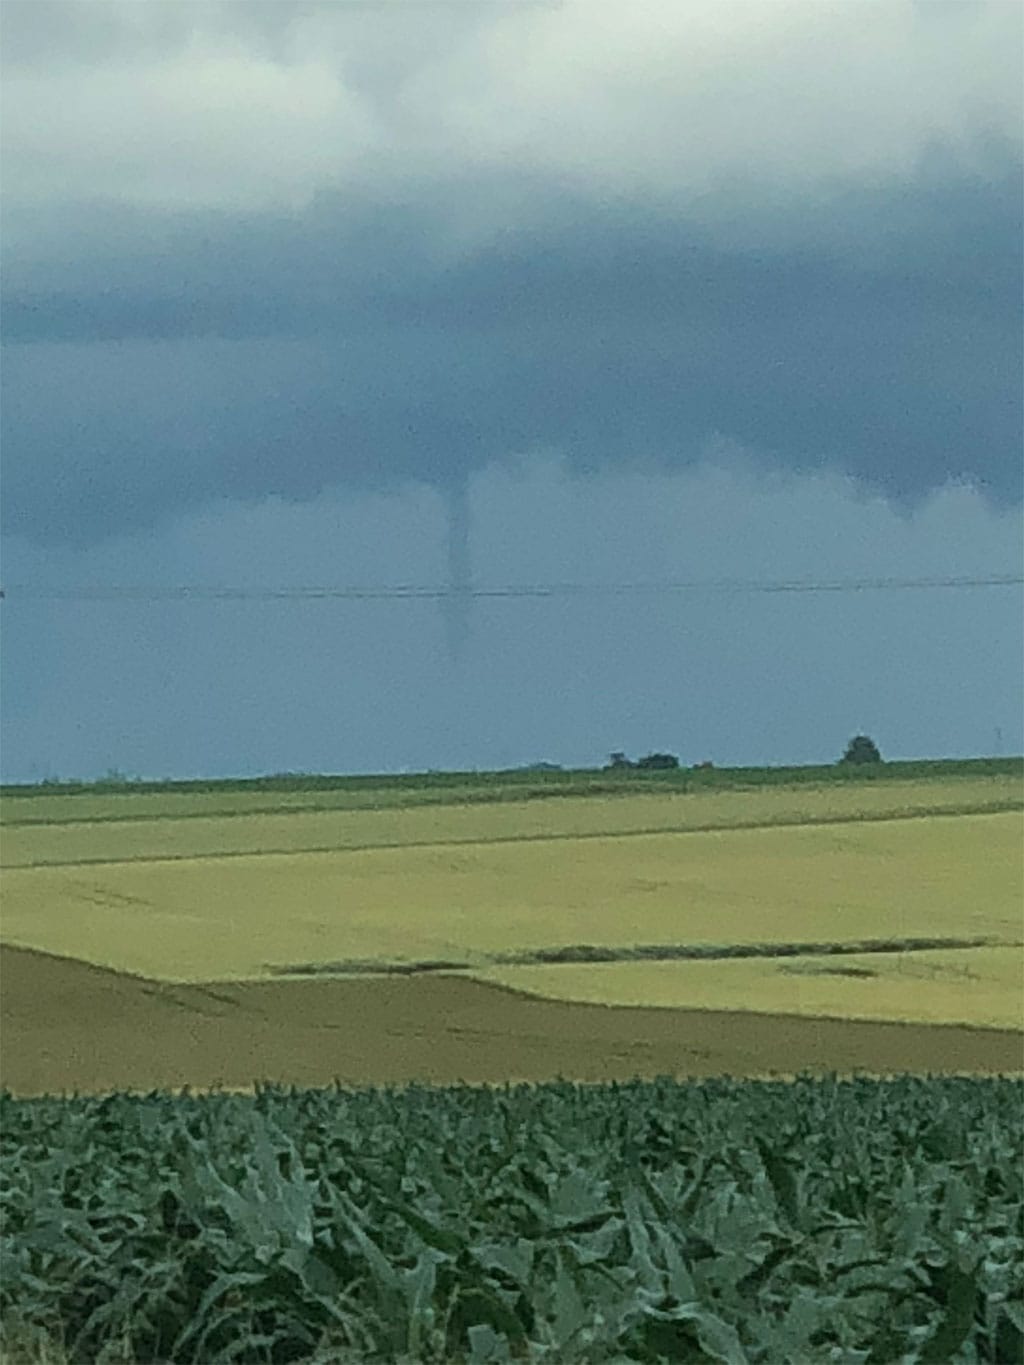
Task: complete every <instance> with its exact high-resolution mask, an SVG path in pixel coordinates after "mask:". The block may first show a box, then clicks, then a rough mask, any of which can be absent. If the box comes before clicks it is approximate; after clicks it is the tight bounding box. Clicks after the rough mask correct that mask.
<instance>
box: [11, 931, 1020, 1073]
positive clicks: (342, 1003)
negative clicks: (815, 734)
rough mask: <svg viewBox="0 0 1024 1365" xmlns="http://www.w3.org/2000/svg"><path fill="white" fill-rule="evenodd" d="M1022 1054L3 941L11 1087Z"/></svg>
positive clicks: (912, 1066) (902, 1033) (904, 1029)
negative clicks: (178, 974)
mask: <svg viewBox="0 0 1024 1365" xmlns="http://www.w3.org/2000/svg"><path fill="white" fill-rule="evenodd" d="M1022 1067H1024V1040H1022V1035H1021V1034H1020V1033H1018V1032H1011V1031H1000V1030H995V1029H971V1028H963V1027H958V1026H951V1025H923V1026H922V1025H917V1024H886V1023H868V1022H859V1021H856V1022H855V1021H843V1020H835V1019H807V1018H797V1017H792V1016H781V1015H765V1014H753V1013H749V1012H747V1013H741V1012H725V1011H703V1010H682V1009H678V1010H677V1009H642V1008H622V1007H614V1008H613V1007H608V1006H603V1005H581V1004H568V1003H563V1002H560V1001H555V1000H540V999H534V998H531V997H527V996H522V995H517V994H515V993H513V992H510V991H507V990H504V989H502V988H500V987H495V986H490V985H487V984H484V983H482V982H477V981H473V980H470V979H467V978H464V977H459V976H450V975H442V974H431V975H422V976H412V977H402V978H392V977H373V978H364V979H348V980H340V979H337V978H334V979H320V980H316V979H314V980H309V981H262V982H251V983H249V982H245V983H231V984H215V985H210V986H200V985H189V986H179V985H168V984H165V983H162V982H157V981H149V980H146V979H144V978H141V977H133V976H127V975H124V974H120V973H117V972H112V971H108V970H105V969H103V968H99V967H93V966H90V965H88V964H86V963H83V962H79V961H74V960H71V959H67V958H60V957H54V956H50V955H48V954H46V953H40V952H35V951H30V950H26V949H19V948H12V947H2V948H0V1083H2V1084H3V1086H4V1087H5V1088H6V1089H8V1090H9V1091H11V1092H13V1093H14V1094H16V1095H33V1094H42V1093H47V1092H56V1093H60V1092H63V1091H71V1090H78V1091H80V1092H82V1093H102V1092H106V1091H111V1090H142V1091H146V1090H152V1089H177V1088H179V1087H182V1086H185V1085H189V1086H192V1087H193V1088H196V1089H205V1088H210V1087H215V1086H223V1087H230V1088H241V1087H248V1086H250V1085H251V1084H252V1083H253V1082H254V1081H256V1080H259V1081H266V1082H275V1083H279V1084H294V1085H301V1086H316V1085H329V1084H331V1083H332V1082H333V1081H334V1080H338V1081H341V1082H343V1083H345V1084H353V1085H367V1084H377V1085H383V1084H399V1083H402V1082H407V1081H422V1082H432V1083H436V1084H449V1083H456V1082H459V1081H466V1082H492V1083H502V1082H505V1081H544V1080H551V1079H554V1078H556V1077H558V1076H562V1077H565V1078H567V1079H572V1080H578V1081H598V1080H613V1079H628V1078H631V1077H634V1076H642V1077H650V1076H657V1075H676V1076H711V1075H722V1074H723V1073H725V1074H731V1075H734V1076H753V1075H765V1074H767V1073H770V1072H772V1071H775V1072H785V1073H787V1074H794V1073H797V1072H802V1071H839V1072H852V1071H864V1072H871V1073H891V1072H903V1071H906V1072H919V1073H920V1072H989V1073H991V1072H1010V1071H1020V1070H1021V1069H1022Z"/></svg>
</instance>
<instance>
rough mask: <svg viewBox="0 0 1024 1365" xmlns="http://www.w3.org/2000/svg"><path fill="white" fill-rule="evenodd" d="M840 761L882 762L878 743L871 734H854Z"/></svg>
mask: <svg viewBox="0 0 1024 1365" xmlns="http://www.w3.org/2000/svg"><path fill="white" fill-rule="evenodd" d="M839 761H840V763H881V761H882V755H881V754H880V753H879V752H878V745H877V744H876V743H875V741H874V740H873V739H872V738H871V737H870V736H869V735H854V737H853V739H851V740H850V742H849V744H848V745H847V746H846V753H845V754H843V756H842V758H841V759H840V760H839Z"/></svg>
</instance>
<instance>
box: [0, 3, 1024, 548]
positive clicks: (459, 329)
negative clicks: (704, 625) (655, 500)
mask: <svg viewBox="0 0 1024 1365" xmlns="http://www.w3.org/2000/svg"><path fill="white" fill-rule="evenodd" d="M16 8H17V13H18V21H17V23H16V24H13V25H12V24H11V22H10V20H8V21H7V27H8V29H9V30H12V29H13V34H14V43H13V50H11V46H10V45H9V47H8V54H7V60H8V61H9V62H10V63H11V75H10V76H9V78H8V82H7V93H6V95H5V98H6V100H7V102H8V104H9V105H10V106H11V109H12V110H13V114H14V118H13V132H8V133H7V135H6V136H7V139H8V143H9V147H10V155H9V156H8V157H7V158H6V159H8V160H9V167H10V168H9V170H8V176H7V179H8V182H9V184H11V183H13V187H14V193H13V194H11V193H9V194H8V208H7V211H6V221H7V228H8V231H7V239H8V243H9V245H8V247H7V261H6V269H5V281H6V282H5V296H4V335H5V341H6V356H5V364H4V373H3V381H4V404H3V411H2V420H3V448H4V459H5V466H6V473H5V498H4V508H3V513H4V526H5V529H6V530H7V531H8V532H14V533H17V534H20V535H24V536H26V537H29V538H32V539H35V540H38V541H41V542H60V541H64V540H69V541H75V542H78V543H89V542H92V541H95V540H99V539H102V538H104V537H106V536H109V535H112V534H116V533H118V532H122V531H124V530H130V529H137V528H144V527H146V526H151V525H154V524H157V523H159V522H161V521H163V520H166V519H167V518H169V517H174V516H177V515H180V514H182V513H184V512H187V511H189V510H190V509H194V508H197V507H201V506H202V505H203V504H205V503H207V502H210V501H212V500H216V499H220V498H229V499H242V500H258V499H260V498H263V497H266V496H268V495H280V496H283V497H286V498H289V499H304V498H309V497H312V496H315V495H316V494H317V493H319V492H320V491H321V490H323V489H325V488H331V487H335V486H341V485H346V486H350V487H359V488H373V487H378V488H381V487H382V488H389V487H395V486H397V485H401V484H404V483H408V482H410V481H422V482H425V483H428V484H431V485H433V486H435V487H437V488H440V489H443V490H457V489H458V488H459V486H460V485H461V484H462V482H463V481H464V480H465V478H466V476H467V475H468V474H469V473H470V472H472V471H474V470H478V469H480V468H482V467H483V466H485V465H487V464H489V463H491V462H494V461H497V460H501V459H503V458H506V457H508V456H512V455H516V454H521V453H524V452H528V451H531V450H538V449H540V450H549V449H555V450H558V451H559V452H560V453H561V454H563V455H564V457H565V458H566V459H567V460H568V461H569V463H570V465H571V466H573V467H575V468H576V469H579V470H584V471H586V470H598V469H606V468H617V467H634V468H643V467H648V468H649V467H659V466H660V467H668V468H672V467H680V466H684V465H686V464H688V463H691V462H692V461H693V460H694V459H696V458H697V457H698V456H700V455H702V454H705V453H706V452H707V450H708V448H709V443H714V442H716V441H717V442H722V441H725V442H734V443H738V444H740V445H742V446H743V447H744V448H745V449H747V450H753V451H757V452H760V454H761V456H762V457H763V458H764V459H765V460H768V461H772V462H774V463H777V464H779V465H782V466H784V467H787V468H790V469H797V470H810V469H818V468H822V467H831V468H836V469H839V470H842V471H845V472H848V473H851V474H853V475H855V476H856V477H857V478H859V479H862V480H864V481H866V482H867V483H869V484H871V485H874V486H876V487H879V488H882V489H884V490H885V491H886V492H887V493H888V494H889V495H890V496H892V497H895V498H903V499H916V498H919V497H920V496H921V495H922V494H923V493H925V492H927V491H928V490H929V489H932V488H934V487H936V486H939V485H942V484H943V483H945V482H948V481H949V480H950V479H959V478H962V479H967V480H971V481H974V482H977V483H979V484H980V485H981V486H982V487H983V488H984V489H985V490H986V491H987V492H988V493H989V495H990V496H991V497H992V498H994V499H996V500H998V501H1001V502H1015V501H1016V500H1018V499H1019V497H1020V494H1021V479H1020V467H1019V454H1020V440H1021V421H1022V418H1021V386H1020V374H1021V365H1022V347H1021V327H1020V299H1021V291H1022V274H1021V246H1020V243H1021V197H1022V196H1021V162H1020V152H1019V125H1016V124H1015V123H1014V110H1015V108H1016V105H1017V103H1018V102H1019V93H1015V90H1014V84H1013V71H1014V69H1015V63H1014V59H1013V58H1012V57H1010V56H1008V48H1007V44H1008V43H1009V44H1010V46H1012V41H1013V37H1014V35H1015V34H1016V33H1017V30H1018V29H1019V14H1018V12H1017V10H1016V8H1015V7H1013V6H1005V5H999V4H995V5H991V4H968V5H965V6H951V5H945V4H943V5H938V4H935V5H924V6H915V5H906V4H896V3H894V4H892V5H890V6H887V7H885V8H884V9H883V8H882V7H878V8H876V9H873V10H872V11H871V16H872V21H871V23H865V20H864V15H865V11H864V10H863V9H862V8H861V7H859V6H853V5H831V4H822V5H814V6H807V5H800V4H796V5H794V4H789V3H783V0H779V3H777V4H773V5H772V6H766V5H764V4H758V5H752V6H751V5H742V4H737V5H732V6H728V7H722V6H720V5H704V4H696V3H695V4H694V5H693V6H688V7H681V6H678V5H677V4H675V3H672V4H661V3H660V0H651V3H650V4H649V5H646V6H644V7H641V10H640V11H636V10H635V9H633V8H632V7H614V6H606V7H601V9H600V11H596V10H595V8H594V7H592V6H587V5H583V6H581V5H578V4H568V5H564V6H559V7H552V6H523V7H518V6H516V7H495V9H494V10H493V12H491V11H490V9H489V7H486V6H480V7H470V6H455V7H452V9H451V10H440V11H437V10H435V8H434V7H430V10H431V15H432V16H434V17H432V18H431V19H430V22H429V23H427V22H426V21H425V20H424V18H423V16H422V15H421V14H420V13H419V12H418V11H416V10H415V9H413V10H412V11H411V12H409V13H407V12H406V9H405V8H404V7H403V16H404V17H403V23H402V25H401V26H398V27H396V25H395V23H394V22H393V20H388V19H386V18H385V10H386V7H384V8H381V7H368V8H367V7H348V6H337V5H326V6H325V5H321V4H308V5H296V6H294V7H283V6H276V5H258V4H250V3H241V2H240V0H235V3H232V4H230V5H217V4H206V5H200V6H194V5H189V4H185V3H181V4H174V5H166V4H152V5H147V6H145V7H142V6H138V5H134V4H122V3H110V4H108V5H104V6H93V7H89V8H88V9H87V10H86V9H85V8H84V7H82V6H77V7H73V9H74V15H73V17H71V16H69V22H68V24H67V26H65V27H60V26H58V27H57V29H55V30H54V32H55V33H56V34H57V35H58V36H57V38H56V39H55V40H54V44H53V45H52V46H49V47H48V46H47V43H46V41H45V40H41V39H40V37H39V33H38V31H37V30H38V27H39V23H38V16H37V18H35V19H33V17H32V15H33V13H35V11H34V8H33V7H32V6H29V5H22V6H18V7H16ZM46 8H47V10H48V11H49V10H50V9H51V8H53V7H50V6H48V7H46ZM620 9H621V11H622V12H621V13H620ZM598 12H599V13H600V14H601V16H602V19H601V22H600V23H596V22H594V20H593V16H594V14H595V13H598ZM683 13H686V14H687V15H689V16H690V18H689V20H688V21H687V23H685V24H684V23H682V22H681V20H680V17H679V16H680V15H681V14H683ZM623 15H626V16H627V17H628V15H632V16H633V17H632V18H631V19H630V20H629V22H626V20H625V19H624V18H623ZM414 16H415V17H414ZM588 16H590V17H589V18H588ZM406 20H408V23H407V22H406ZM840 51H841V52H842V55H843V60H842V61H841V62H840V61H839V60H838V57H837V54H838V53H839V52H840ZM1017 64H1018V65H1019V63H1017ZM243 108H244V109H246V110H247V111H248V116H247V118H243V119H241V121H239V120H240V118H241V115H240V113H239V111H240V110H241V109H243ZM126 109H127V110H128V111H129V112H130V113H131V115H132V119H133V120H134V122H133V123H132V124H131V127H130V129H129V131H130V132H131V134H132V135H131V136H128V135H127V134H126V132H125V119H124V115H125V111H126ZM44 151H48V152H50V153H52V156H51V158H50V160H47V158H46V157H45V156H42V155H40V153H41V152H44ZM55 167H56V168H57V169H56V170H55V169H54V168H55ZM59 172H63V175H61V174H60V173H59Z"/></svg>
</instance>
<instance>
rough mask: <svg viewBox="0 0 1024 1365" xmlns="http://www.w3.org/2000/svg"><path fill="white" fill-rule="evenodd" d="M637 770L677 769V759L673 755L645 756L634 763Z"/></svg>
mask: <svg viewBox="0 0 1024 1365" xmlns="http://www.w3.org/2000/svg"><path fill="white" fill-rule="evenodd" d="M636 766H637V767H638V768H678V767H679V759H678V758H676V756H675V754H647V755H646V756H645V757H644V758H638V759H637V761H636Z"/></svg>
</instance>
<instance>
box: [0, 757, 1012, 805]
mask: <svg viewBox="0 0 1024 1365" xmlns="http://www.w3.org/2000/svg"><path fill="white" fill-rule="evenodd" d="M614 757H616V756H615V755H613V758H614ZM621 757H622V758H623V759H625V755H621ZM611 766H612V767H615V769H616V770H615V771H614V772H611V771H610V769H609V768H604V769H595V768H579V769H564V770H562V769H558V770H555V769H549V770H545V771H537V770H536V769H519V768H517V769H510V770H508V771H505V772H463V773H458V772H450V773H449V772H443V773H442V772H433V773H380V774H365V775H363V774H358V775H357V774H337V775H336V774H328V773H322V774H317V773H274V774H271V775H268V776H265V777H246V778H196V779H189V780H182V781H163V782H150V781H146V780H144V779H142V778H130V779H129V778H124V779H123V780H117V781H114V780H112V779H111V778H109V777H108V778H104V779H101V780H100V781H99V782H77V781H73V780H68V781H61V780H59V779H57V778H47V779H45V780H44V781H43V782H41V783H36V784H7V785H0V796H2V797H3V798H4V800H5V801H11V800H17V801H24V800H30V799H31V798H32V797H33V796H87V795H89V794H90V793H93V794H95V793H96V792H103V793H105V794H112V793H116V792H124V793H125V794H135V795H146V794H154V793H164V794H180V795H187V794H193V795H199V794H203V793H212V794H216V793H218V792H221V793H230V792H250V793H260V792H266V793H274V792H277V793H280V794H281V795H282V796H295V795H296V794H299V793H303V792H309V793H316V792H321V793H325V794H327V793H334V794H336V795H337V796H338V797H341V798H344V800H343V802H342V803H341V804H344V805H345V807H347V808H351V809H362V808H366V807H371V806H377V805H382V804H384V805H396V806H398V805H405V804H409V805H419V804H444V803H446V802H457V803H459V804H465V803H472V802H490V801H524V800H539V799H542V798H544V797H558V796H598V797H599V796H608V795H615V796H621V795H622V793H623V792H625V791H630V790H634V789H635V790H637V791H650V790H652V788H653V789H654V790H665V791H704V790H708V789H712V790H716V791H718V790H722V791H726V790H728V791H749V790H751V789H756V788H759V787H792V786H820V785H822V784H831V783H834V782H850V781H853V782H863V781H895V782H899V781H904V782H905V781H916V780H919V779H923V778H936V779H948V778H951V777H964V778H971V777H975V778H976V777H1014V778H1017V779H1024V758H1019V757H1018V758H968V759H914V760H910V761H906V762H900V761H896V762H888V763H877V764H866V765H865V764H860V763H843V762H840V763H831V764H807V765H804V766H802V767H792V768H786V767H779V768H719V767H713V766H710V765H709V766H705V765H703V764H699V765H698V766H697V767H696V768H682V767H672V768H662V769H658V768H646V769H644V768H640V767H639V766H638V765H636V764H631V763H630V762H629V760H628V759H627V760H625V762H624V763H623V764H622V765H621V766H619V765H614V764H613V765H611ZM332 804H333V803H332ZM269 809H274V807H270V808H269ZM282 809H288V807H282Z"/></svg>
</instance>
